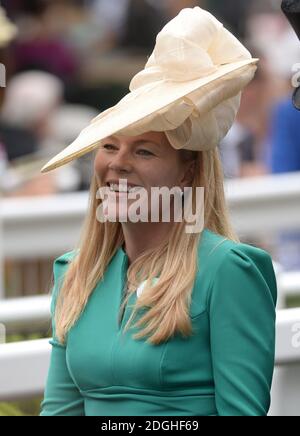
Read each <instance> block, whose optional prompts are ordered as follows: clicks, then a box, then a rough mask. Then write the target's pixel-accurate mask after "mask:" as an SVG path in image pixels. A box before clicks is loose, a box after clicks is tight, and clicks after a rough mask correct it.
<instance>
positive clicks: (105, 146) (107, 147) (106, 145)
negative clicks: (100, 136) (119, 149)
mask: <svg viewBox="0 0 300 436" xmlns="http://www.w3.org/2000/svg"><path fill="white" fill-rule="evenodd" d="M103 148H105V149H109V148H114V146H113V145H112V144H104V145H103Z"/></svg>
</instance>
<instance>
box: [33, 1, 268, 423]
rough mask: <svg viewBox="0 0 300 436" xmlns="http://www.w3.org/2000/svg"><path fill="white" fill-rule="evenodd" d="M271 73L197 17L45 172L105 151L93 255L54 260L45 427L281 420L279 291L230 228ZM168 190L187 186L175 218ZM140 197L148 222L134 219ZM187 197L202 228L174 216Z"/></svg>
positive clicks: (87, 238) (95, 189) (185, 20)
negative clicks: (248, 121)
mask: <svg viewBox="0 0 300 436" xmlns="http://www.w3.org/2000/svg"><path fill="white" fill-rule="evenodd" d="M256 64H257V59H252V58H251V55H250V53H249V52H248V51H247V50H246V48H245V47H244V46H243V45H242V44H241V43H240V42H239V41H238V40H237V39H236V38H235V37H234V36H233V35H232V34H231V33H229V32H228V31H227V30H226V29H225V28H224V27H223V25H222V24H221V23H220V22H219V21H217V20H216V18H215V17H213V16H212V15H211V14H209V13H208V12H207V11H204V10H203V9H201V8H199V7H195V8H191V9H189V8H187V9H184V10H182V11H181V12H180V13H179V15H178V16H177V17H175V18H174V19H173V20H171V21H170V22H169V23H168V24H167V25H166V26H165V27H164V28H163V29H162V31H161V32H160V33H159V34H158V36H157V40H156V46H155V48H154V51H153V53H152V55H151V56H150V58H149V59H148V62H147V64H146V66H145V68H144V70H142V71H141V72H139V73H138V74H137V75H136V76H135V77H134V78H133V80H132V81H131V84H130V93H129V94H127V96H125V97H124V98H123V99H122V100H121V101H120V102H119V103H118V104H117V105H116V106H114V107H113V108H110V109H108V110H107V111H105V112H103V113H102V114H100V115H99V116H98V117H96V118H95V119H94V120H93V121H92V123H91V124H90V125H89V126H88V127H87V128H86V129H84V130H83V131H82V132H81V134H80V135H79V137H78V138H77V139H76V140H75V141H74V142H73V143H72V144H71V145H70V146H69V147H67V148H66V149H64V150H63V151H62V152H61V153H59V155H57V156H55V157H54V158H53V159H52V160H51V161H50V162H48V163H47V165H45V166H44V167H43V169H42V172H46V171H50V170H53V169H55V168H57V167H58V166H61V165H64V164H66V163H67V162H69V161H71V160H73V159H75V158H77V157H79V156H81V155H83V154H84V153H87V152H90V151H92V150H94V151H95V159H94V176H93V179H92V182H91V189H90V204H89V210H88V213H87V216H86V221H85V224H84V228H83V232H82V234H81V238H80V242H79V245H78V247H76V248H74V250H73V251H71V252H68V253H65V254H63V255H62V256H60V257H58V258H57V259H56V260H55V262H54V287H53V296H52V303H51V313H52V328H53V338H52V339H51V341H50V343H51V344H52V354H51V362H50V367H49V373H48V379H47V384H46V389H45V396H44V400H43V402H42V405H41V416H47V415H48V416H53V415H86V416H88V415H98V416H101V415H102V416H112V415H119V416H121V415H148V416H151V415H189V416H192V415H195V416H196V415H199V416H204V415H221V416H222V415H223V416H224V415H266V414H267V412H268V409H269V405H270V389H271V382H272V375H273V369H274V347H275V305H276V296H277V286H276V278H275V274H274V269H273V264H272V259H271V257H270V255H269V254H268V253H267V252H266V251H264V250H262V249H260V248H258V247H254V246H251V245H248V244H244V243H241V242H240V241H239V239H238V237H237V235H236V234H235V232H234V229H233V228H232V226H231V224H230V220H229V216H228V210H227V206H226V202H225V196H224V187H223V171H222V167H221V163H220V157H219V151H218V147H217V145H218V143H219V141H220V140H221V139H222V138H223V137H224V136H225V135H226V133H227V132H228V130H229V128H230V127H231V125H232V123H233V121H234V118H235V116H236V113H237V110H238V107H239V102H240V96H241V91H242V89H243V88H244V87H245V86H246V85H247V83H249V81H250V80H251V79H252V78H253V75H254V73H255V70H256ZM124 184H125V185H126V187H127V188H128V187H129V188H130V192H129V193H128V192H116V191H122V188H123V186H124ZM155 187H159V188H165V189H166V192H171V191H172V189H173V188H178V191H176V192H175V195H174V196H172V198H171V201H170V208H169V210H170V211H171V212H174V213H173V215H172V213H171V214H170V216H171V218H170V219H169V220H162V219H161V218H162V215H163V212H165V209H166V208H165V207H163V204H162V202H161V203H158V206H157V205H156V206H153V204H154V203H152V202H151V198H152V196H153V188H155ZM199 187H202V188H203V192H204V196H203V200H204V202H203V207H202V208H201V209H199V208H198V206H199V204H198V202H197V198H198V197H197V192H198V191H197V189H199ZM103 189H106V191H108V193H107V195H106V196H104V197H103V196H102V190H103ZM99 191H100V193H99ZM141 192H142V195H141V198H142V201H141V202H140V203H139V208H138V211H139V213H143V214H144V215H143V219H140V220H136V219H132V214H131V212H132V210H131V206H134V203H135V201H137V200H134V199H132V198H131V195H130V194H132V195H133V194H134V193H135V195H136V196H137V198H138V195H137V194H138V193H141ZM172 192H173V191H172ZM182 193H183V195H181V194H182ZM186 194H189V195H186ZM178 198H179V203H180V204H182V205H183V206H185V205H186V204H188V205H189V206H191V205H192V208H193V211H195V209H196V217H197V215H199V214H202V212H203V215H202V216H203V222H202V221H201V220H200V222H202V224H203V225H202V226H200V230H199V228H198V229H196V230H195V231H190V230H189V231H187V224H188V223H187V220H186V215H185V214H184V213H181V215H179V216H180V217H181V218H182V219H181V220H177V219H175V205H176V204H178ZM175 200H176V201H175ZM133 209H134V208H133ZM142 209H143V210H142ZM154 209H155V210H154ZM152 212H157V213H158V216H159V219H158V220H149V217H151V218H152ZM177 217H178V215H177ZM103 218H105V219H103ZM130 218H131V219H130ZM145 218H146V219H145Z"/></svg>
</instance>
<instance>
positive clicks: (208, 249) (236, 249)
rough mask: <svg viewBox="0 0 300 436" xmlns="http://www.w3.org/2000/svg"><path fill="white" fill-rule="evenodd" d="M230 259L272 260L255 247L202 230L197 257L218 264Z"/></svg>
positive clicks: (264, 251)
mask: <svg viewBox="0 0 300 436" xmlns="http://www.w3.org/2000/svg"><path fill="white" fill-rule="evenodd" d="M229 255H230V257H233V258H234V257H242V258H245V257H247V256H248V257H250V258H252V259H253V260H257V261H263V260H265V259H268V260H272V258H271V255H270V253H268V252H267V251H266V250H264V249H262V248H260V247H257V246H255V245H251V244H247V243H244V242H236V241H233V240H231V239H228V238H226V237H225V236H222V235H220V234H217V233H215V232H213V231H212V230H209V229H207V228H206V229H204V232H203V234H202V238H201V241H200V245H199V257H202V260H203V259H213V261H214V263H219V262H222V261H223V260H225V259H226V258H227V257H228V256H229Z"/></svg>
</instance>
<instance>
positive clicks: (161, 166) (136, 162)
mask: <svg viewBox="0 0 300 436" xmlns="http://www.w3.org/2000/svg"><path fill="white" fill-rule="evenodd" d="M188 167H189V166H188V165H187V163H186V162H185V163H184V162H183V160H182V159H181V156H180V152H179V151H178V150H175V149H174V148H173V147H172V146H171V145H170V143H169V141H168V139H167V137H166V136H165V134H164V133H163V132H147V133H144V134H142V135H138V136H111V137H108V138H106V139H105V140H103V141H101V145H100V146H99V149H98V151H97V154H96V157H95V161H94V170H95V175H96V177H97V180H98V184H99V186H105V185H106V184H107V183H108V182H111V181H118V180H119V179H125V180H126V181H127V184H128V185H130V184H133V185H137V186H141V187H143V188H144V189H145V191H144V192H146V191H147V200H148V212H149V214H150V212H151V196H150V194H151V187H167V188H169V189H171V188H173V187H175V186H178V187H180V188H183V187H184V186H190V185H188V182H189V181H190V180H189V179H188V177H189V176H191V175H190V172H189V171H188ZM113 194H114V195H113V196H112V198H108V203H109V202H117V205H116V206H117V210H118V208H119V214H117V217H118V216H119V218H120V213H122V210H124V206H125V202H126V207H127V210H128V209H129V207H130V204H131V203H132V202H134V201H135V200H132V199H128V198H127V196H126V195H125V194H124V195H122V194H121V195H119V194H115V193H113ZM136 198H139V196H138V195H137V196H136ZM148 216H149V215H148Z"/></svg>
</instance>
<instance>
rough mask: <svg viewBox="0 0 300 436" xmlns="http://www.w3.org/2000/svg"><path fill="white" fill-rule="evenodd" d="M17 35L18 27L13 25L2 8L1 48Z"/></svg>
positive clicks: (0, 12)
mask: <svg viewBox="0 0 300 436" xmlns="http://www.w3.org/2000/svg"><path fill="white" fill-rule="evenodd" d="M16 34H17V28H16V26H15V25H14V24H13V23H11V22H10V21H9V20H8V18H7V16H6V13H5V11H4V9H3V8H2V7H1V6H0V48H3V47H5V46H6V45H7V44H8V43H9V42H10V41H11V40H12V39H13V38H14V37H15V36H16Z"/></svg>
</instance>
